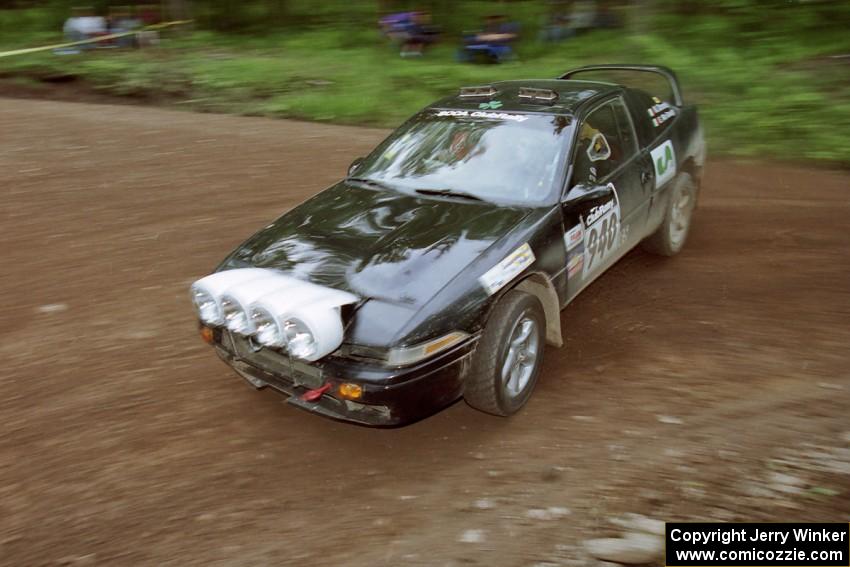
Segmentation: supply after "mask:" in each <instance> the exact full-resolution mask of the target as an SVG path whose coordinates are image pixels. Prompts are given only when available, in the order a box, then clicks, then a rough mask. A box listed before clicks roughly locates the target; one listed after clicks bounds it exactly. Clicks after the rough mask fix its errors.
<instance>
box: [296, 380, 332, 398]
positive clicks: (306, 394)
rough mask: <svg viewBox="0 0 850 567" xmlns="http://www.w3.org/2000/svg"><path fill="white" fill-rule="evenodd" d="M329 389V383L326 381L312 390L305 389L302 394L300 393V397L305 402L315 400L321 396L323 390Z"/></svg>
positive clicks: (323, 392)
mask: <svg viewBox="0 0 850 567" xmlns="http://www.w3.org/2000/svg"><path fill="white" fill-rule="evenodd" d="M330 389H331V383H330V382H327V383H326V384H325V385H324V386H322V387H321V388H316V389H314V390H307V391H306V392H304V393H303V394H301V399H302V400H304V401H305V402H315V401H316V400H318V399H319V398H321V397H322V396H323V395H324V394H325V392H327V391H328V390H330Z"/></svg>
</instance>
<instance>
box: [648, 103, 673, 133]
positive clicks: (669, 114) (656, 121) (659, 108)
mask: <svg viewBox="0 0 850 567" xmlns="http://www.w3.org/2000/svg"><path fill="white" fill-rule="evenodd" d="M646 113H647V114H649V118H650V119H651V120H652V125H653V126H655V127H656V128H658V127H659V126H661V125H662V124H664V123H665V122H667V121H668V120H670V119H671V118H673V117H674V116H676V109H675V108H673V107H672V106H670V105H669V104H667V103H666V102H659V103H658V104H656V105H654V106H652V107H650V108H647V109H646Z"/></svg>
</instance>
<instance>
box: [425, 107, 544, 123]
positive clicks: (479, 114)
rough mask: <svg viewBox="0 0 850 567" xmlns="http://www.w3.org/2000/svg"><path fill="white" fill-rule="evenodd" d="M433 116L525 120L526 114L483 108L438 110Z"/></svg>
mask: <svg viewBox="0 0 850 567" xmlns="http://www.w3.org/2000/svg"><path fill="white" fill-rule="evenodd" d="M435 116H438V117H445V116H451V117H454V118H490V119H492V120H512V121H513V122H525V121H526V120H528V116H523V115H522V114H510V113H507V112H485V111H483V110H474V111H471V112H470V111H469V110H439V111H437V112H436V114H435Z"/></svg>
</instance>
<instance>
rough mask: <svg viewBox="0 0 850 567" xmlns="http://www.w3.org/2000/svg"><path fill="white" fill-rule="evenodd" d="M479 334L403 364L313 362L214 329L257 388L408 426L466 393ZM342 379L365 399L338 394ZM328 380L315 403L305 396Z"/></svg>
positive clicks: (358, 417) (374, 422)
mask: <svg viewBox="0 0 850 567" xmlns="http://www.w3.org/2000/svg"><path fill="white" fill-rule="evenodd" d="M477 342H478V337H477V336H474V337H470V338H469V339H468V340H467V341H465V342H463V343H461V344H459V345H457V346H455V347H453V348H451V349H449V350H447V351H446V352H444V353H440V354H439V355H437V356H435V357H433V358H430V359H428V360H426V361H423V362H421V363H419V364H416V365H413V366H408V367H404V368H392V367H386V366H382V365H380V364H377V363H372V362H361V361H356V360H348V359H339V358H336V359H335V358H327V359H325V360H322V361H319V362H317V363H313V364H307V363H304V362H301V361H297V360H291V359H290V358H289V357H287V356H286V355H284V354H281V353H278V352H275V351H271V350H269V349H263V348H258V347H257V345H255V344H253V343H252V342H251V341H249V340H248V339H245V338H242V337H239V336H235V335H231V334H230V333H229V332H227V331H221V330H216V331H215V341H214V343H213V344H214V346H215V350H216V353H217V354H218V356H219V357H220V358H221V359H222V360H223V361H224V362H225V363H226V364H228V365H229V366H230V367H231V368H233V369H234V370H235V371H236V372H237V373H238V374H239V375H240V376H242V377H243V378H245V379H246V380H247V381H248V382H250V383H251V384H252V385H253V386H254V387H256V388H263V387H265V386H270V387H272V388H274V389H275V390H277V391H279V392H282V393H283V394H286V395H287V396H288V398H287V400H286V401H287V403H290V404H292V405H294V406H296V407H298V408H301V409H303V410H307V411H309V412H312V413H316V414H319V415H322V416H325V417H329V418H331V419H337V420H342V421H348V422H354V423H359V424H361V425H369V426H376V427H393V426H398V425H404V424H406V423H410V422H413V421H416V420H418V419H422V418H423V417H427V416H429V415H431V414H433V413H434V412H436V411H438V410H440V409H442V408H444V407H446V406H447V405H449V404H451V403H452V402H454V401H455V400H457V399H458V398H460V397H461V395H462V394H463V378H464V376H465V374H466V371H467V368H468V367H469V364H470V360H471V356H472V352H473V350H474V349H475V345H476V344H477ZM342 383H352V384H357V385H359V386H360V387H361V388H362V390H363V395H362V397H361V398H360V399H359V400H357V401H356V402H355V401H351V400H346V399H343V398H341V397H339V395H338V394H337V387H338V386H339V384H342ZM326 384H330V389H329V390H328V391H327V392H326V393H325V394H323V395H322V396H321V397H320V398H318V399H317V400H315V401H307V400H305V399H304V398H303V397H302V396H303V395H304V394H305V393H306V392H308V391H310V390H313V389H316V388H321V387H322V386H324V385H326Z"/></svg>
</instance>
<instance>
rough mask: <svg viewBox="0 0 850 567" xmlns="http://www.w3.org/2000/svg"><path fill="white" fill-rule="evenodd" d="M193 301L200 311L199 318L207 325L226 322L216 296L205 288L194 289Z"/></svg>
mask: <svg viewBox="0 0 850 567" xmlns="http://www.w3.org/2000/svg"><path fill="white" fill-rule="evenodd" d="M192 303H194V304H195V309H196V310H197V311H198V318H199V319H200V320H201V321H203V322H204V323H206V324H207V325H222V324H224V316H222V314H221V308H220V307H219V305H218V302H216V300H215V298H214V297H213V296H212V295H210V294H209V292H207V291H206V290H204V289H192Z"/></svg>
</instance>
